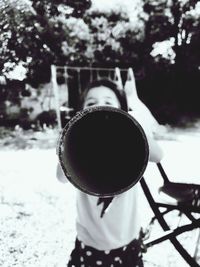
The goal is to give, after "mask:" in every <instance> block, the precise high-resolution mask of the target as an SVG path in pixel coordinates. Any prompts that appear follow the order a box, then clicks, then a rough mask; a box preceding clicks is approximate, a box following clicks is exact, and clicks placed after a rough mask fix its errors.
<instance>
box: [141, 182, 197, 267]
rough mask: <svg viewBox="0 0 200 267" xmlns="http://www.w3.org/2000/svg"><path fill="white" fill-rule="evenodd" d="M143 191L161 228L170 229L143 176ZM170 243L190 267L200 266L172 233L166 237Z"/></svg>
mask: <svg viewBox="0 0 200 267" xmlns="http://www.w3.org/2000/svg"><path fill="white" fill-rule="evenodd" d="M140 183H141V186H142V189H143V192H144V194H145V196H146V198H147V200H148V203H149V205H150V207H151V209H152V211H153V213H154V215H155V217H156V218H157V221H158V222H159V224H160V226H161V227H162V229H163V230H164V231H168V230H170V228H169V226H168V224H167V222H166V221H165V219H164V217H163V215H162V213H161V212H160V210H159V207H158V205H157V203H156V202H155V201H154V199H153V197H152V195H151V192H150V190H149V188H148V186H147V184H146V182H145V180H144V178H142V179H141V180H140ZM168 239H169V240H170V241H171V243H172V244H173V245H174V247H175V248H176V250H177V251H178V252H179V254H180V255H181V256H182V257H183V259H184V260H185V261H186V262H187V263H188V264H189V265H190V266H192V267H200V265H199V264H198V263H197V262H196V260H195V259H194V258H193V257H191V256H190V254H189V253H188V252H187V251H186V250H185V249H184V248H183V246H182V245H181V244H180V242H179V241H178V240H177V239H176V237H174V236H173V235H169V238H168Z"/></svg>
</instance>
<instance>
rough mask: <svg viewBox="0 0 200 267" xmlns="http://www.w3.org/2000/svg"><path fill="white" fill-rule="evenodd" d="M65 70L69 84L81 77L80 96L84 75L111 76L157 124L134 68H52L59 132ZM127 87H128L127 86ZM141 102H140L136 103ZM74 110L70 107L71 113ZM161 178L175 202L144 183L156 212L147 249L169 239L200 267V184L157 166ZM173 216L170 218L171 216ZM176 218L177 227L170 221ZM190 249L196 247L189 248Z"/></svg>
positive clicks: (146, 235) (147, 236)
mask: <svg viewBox="0 0 200 267" xmlns="http://www.w3.org/2000/svg"><path fill="white" fill-rule="evenodd" d="M58 68H59V69H62V70H63V75H64V76H65V80H66V82H67V85H66V86H67V88H68V81H69V79H70V72H71V71H73V72H75V73H76V78H77V91H78V93H79V94H80V93H81V91H82V86H81V81H82V79H83V76H82V73H84V72H85V71H87V72H88V73H89V75H88V76H87V82H89V81H92V80H93V79H98V78H100V77H107V78H110V79H112V80H114V81H115V82H116V83H117V84H118V85H119V88H123V89H124V90H125V91H126V94H127V100H128V105H129V108H130V110H131V108H132V106H131V105H133V106H134V105H136V104H138V103H139V106H140V108H141V110H142V111H143V112H145V115H146V116H149V120H151V121H152V124H153V123H155V118H154V117H153V115H152V114H151V112H150V111H149V110H148V108H147V107H146V106H145V105H144V103H142V102H141V101H138V100H139V97H138V95H137V90H136V85H135V78H134V73H133V70H132V69H130V68H129V69H119V68H90V67H69V66H65V67H58V66H52V67H51V72H52V73H51V74H52V75H51V77H52V84H53V89H54V96H55V100H56V114H57V121H58V128H59V131H61V130H62V123H61V116H60V102H59V90H58V84H57V69H58ZM121 74H123V77H125V79H123V80H125V85H124V86H123V81H122V76H121ZM126 85H127V86H126ZM136 100H137V101H136ZM70 109H73V107H68V110H70ZM156 167H157V168H158V171H159V175H160V178H161V179H162V184H163V185H162V186H161V187H160V188H158V191H159V193H160V192H162V193H164V194H166V195H168V196H170V197H171V198H172V199H173V200H174V201H173V202H168V201H158V200H156V197H155V196H154V194H153V193H152V192H151V191H152V190H151V186H150V185H148V184H147V182H146V180H145V179H144V177H143V178H142V179H141V180H140V184H141V187H142V190H143V193H144V195H145V197H146V199H147V201H148V204H149V206H150V208H151V210H152V212H153V216H152V218H151V220H150V222H149V224H148V226H147V227H146V229H145V230H144V232H143V241H144V246H145V248H146V249H147V251H148V248H151V247H153V246H156V245H159V244H160V243H162V242H164V241H166V240H168V241H170V242H171V244H172V245H173V246H174V248H175V250H176V251H177V252H178V253H179V254H180V255H181V257H182V258H183V259H184V260H185V262H186V263H187V264H188V265H189V266H191V267H200V258H199V255H198V250H199V246H200V185H199V184H192V183H176V182H172V181H170V179H169V177H168V176H167V173H166V172H165V170H164V167H163V166H162V164H161V163H158V164H156ZM169 216H170V217H169ZM169 218H170V220H171V219H172V218H173V223H174V224H173V226H171V222H170V221H168V220H169ZM155 224H158V225H159V226H160V227H161V229H162V232H161V234H160V235H159V236H158V237H155V236H153V238H152V237H151V231H150V230H149V229H152V228H153V226H154V225H155ZM188 234H191V235H192V240H191V243H190V244H186V245H185V241H184V239H185V235H188ZM188 246H190V247H193V249H192V251H191V249H188Z"/></svg>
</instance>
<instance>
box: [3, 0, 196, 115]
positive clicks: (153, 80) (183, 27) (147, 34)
mask: <svg viewBox="0 0 200 267" xmlns="http://www.w3.org/2000/svg"><path fill="white" fill-rule="evenodd" d="M141 2H142V3H143V5H141V6H136V8H135V13H134V16H132V17H130V16H129V15H128V14H127V12H125V11H124V10H122V9H120V8H119V7H117V6H116V7H115V8H114V9H112V10H111V11H108V12H101V11H99V10H96V9H94V8H91V7H92V4H91V0H50V1H48V0H44V1H41V0H21V1H17V0H1V2H0V9H1V13H0V42H1V47H0V56H1V61H0V69H1V72H2V74H3V75H4V76H6V77H8V74H9V72H10V71H11V70H13V69H14V68H15V67H16V66H17V65H20V64H21V65H22V66H23V67H24V69H25V70H26V79H25V82H28V83H30V84H31V85H32V86H34V87H35V88H37V87H38V86H39V84H41V83H45V82H48V81H49V80H50V65H51V64H56V65H73V66H96V67H98V66H99V67H102V66H103V67H116V66H118V67H132V68H133V70H134V72H135V75H136V79H137V86H138V91H139V94H140V97H141V98H142V99H143V100H144V101H145V103H147V105H149V106H150V107H151V108H152V110H153V111H154V112H155V114H161V113H162V112H163V111H164V112H165V113H166V110H167V108H166V107H167V106H169V110H170V107H171V110H172V112H171V114H172V116H174V114H179V113H181V112H185V111H187V110H193V111H195V112H197V113H198V112H199V113H200V110H199V108H198V106H199V105H198V102H197V99H196V97H197V92H198V86H197V85H198V84H199V82H200V78H199V66H200V50H199V45H200V25H199V24H200V1H196V0H174V1H172V0H143V1H141ZM188 88H189V89H190V96H189V97H188V95H189V93H188ZM9 90H11V91H12V94H13V95H14V93H13V90H15V89H9ZM22 90H23V88H22ZM16 91H17V90H16ZM17 92H18V91H17ZM0 94H1V97H3V99H4V98H5V99H6V97H5V95H6V94H8V92H5V90H3V89H1V91H0ZM161 106H163V108H161ZM175 107H176V108H175ZM161 110H162V112H161ZM159 116H160V115H158V117H159ZM167 116H168V115H167ZM169 116H170V114H169Z"/></svg>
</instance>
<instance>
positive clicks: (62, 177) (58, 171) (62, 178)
mask: <svg viewBox="0 0 200 267" xmlns="http://www.w3.org/2000/svg"><path fill="white" fill-rule="evenodd" d="M56 177H57V179H58V180H59V181H60V182H62V183H67V181H68V180H67V177H66V176H65V174H64V172H63V170H62V168H61V166H60V163H58V164H57V169H56Z"/></svg>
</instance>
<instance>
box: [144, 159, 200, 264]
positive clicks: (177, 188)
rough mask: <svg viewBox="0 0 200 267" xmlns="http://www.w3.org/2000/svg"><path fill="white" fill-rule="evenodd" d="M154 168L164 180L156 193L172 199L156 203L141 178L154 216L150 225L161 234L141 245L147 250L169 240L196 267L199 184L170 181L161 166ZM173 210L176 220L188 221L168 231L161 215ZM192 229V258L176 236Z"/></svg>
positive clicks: (199, 238) (199, 221)
mask: <svg viewBox="0 0 200 267" xmlns="http://www.w3.org/2000/svg"><path fill="white" fill-rule="evenodd" d="M157 167H158V170H159V172H160V174H161V177H162V179H163V181H164V183H163V186H161V187H160V188H159V192H162V193H164V194H167V195H168V196H170V197H172V198H173V199H174V200H175V202H173V203H168V202H164V201H159V202H158V201H156V200H155V199H154V197H153V195H152V193H151V191H150V188H149V187H148V185H147V183H146V181H145V179H144V178H142V179H141V180H140V183H141V186H142V189H143V192H144V194H145V196H146V198H147V201H148V203H149V205H150V207H151V209H152V211H153V214H154V217H153V218H152V220H151V222H150V224H153V223H154V222H155V221H156V220H157V222H158V223H159V225H160V226H161V228H162V229H163V231H164V232H163V234H162V235H161V236H159V237H157V238H154V239H153V240H151V241H150V240H149V238H147V239H146V238H145V239H146V240H144V245H145V247H146V248H147V249H148V248H149V247H151V246H154V245H156V244H159V243H160V242H163V241H165V240H170V242H171V243H172V244H173V246H174V247H175V249H176V250H177V251H178V252H179V253H180V255H181V256H182V257H183V259H184V260H185V261H186V262H187V263H188V264H189V265H190V266H192V267H197V266H198V267H200V265H199V264H198V262H197V261H198V259H197V250H198V245H200V231H199V227H200V185H198V184H189V183H188V184H187V183H175V182H171V181H170V180H169V178H168V176H167V174H166V172H165V170H164V168H163V166H162V164H161V163H158V164H157ZM163 210H164V211H163ZM174 210H177V211H179V218H178V219H179V221H180V217H183V216H184V217H186V218H187V219H188V220H189V223H184V224H183V225H180V224H179V225H177V226H176V228H175V229H171V226H170V224H169V223H168V222H167V219H166V216H165V215H166V214H169V213H170V212H172V211H174ZM175 219H176V218H174V217H173V220H175ZM194 230H195V231H196V230H198V236H197V239H196V241H195V240H194V242H193V243H195V244H193V245H194V246H195V249H194V253H193V255H191V253H189V252H188V251H187V249H186V248H185V247H184V246H183V244H182V243H181V241H180V240H179V239H178V238H177V237H178V236H180V235H181V234H183V233H186V232H188V231H194ZM146 234H147V233H146Z"/></svg>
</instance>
